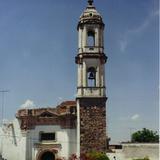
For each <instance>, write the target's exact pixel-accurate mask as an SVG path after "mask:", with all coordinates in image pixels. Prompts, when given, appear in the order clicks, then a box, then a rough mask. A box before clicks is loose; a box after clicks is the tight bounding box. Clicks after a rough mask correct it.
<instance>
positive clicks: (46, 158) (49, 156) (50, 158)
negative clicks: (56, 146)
mask: <svg viewBox="0 0 160 160" xmlns="http://www.w3.org/2000/svg"><path fill="white" fill-rule="evenodd" d="M40 160H55V155H54V154H53V153H52V152H49V151H47V152H44V153H43V154H42V155H41V158H40Z"/></svg>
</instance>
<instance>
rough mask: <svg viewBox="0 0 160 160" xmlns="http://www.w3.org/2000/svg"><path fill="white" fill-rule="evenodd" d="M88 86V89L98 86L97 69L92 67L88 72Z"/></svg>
mask: <svg viewBox="0 0 160 160" xmlns="http://www.w3.org/2000/svg"><path fill="white" fill-rule="evenodd" d="M87 85H88V87H95V86H96V69H95V68H94V67H90V68H88V70H87Z"/></svg>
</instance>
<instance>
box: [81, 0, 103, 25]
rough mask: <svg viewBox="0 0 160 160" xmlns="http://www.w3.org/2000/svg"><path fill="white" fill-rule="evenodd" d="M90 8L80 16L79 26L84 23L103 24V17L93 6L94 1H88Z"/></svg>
mask: <svg viewBox="0 0 160 160" xmlns="http://www.w3.org/2000/svg"><path fill="white" fill-rule="evenodd" d="M88 3H89V4H88V6H87V8H86V9H85V10H84V12H83V13H82V14H81V16H80V20H79V25H80V24H84V23H101V24H103V20H102V16H101V15H100V13H98V12H97V10H96V8H95V7H94V5H93V4H92V3H93V1H91V2H90V0H89V1H88Z"/></svg>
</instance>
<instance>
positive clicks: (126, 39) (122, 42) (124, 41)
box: [120, 10, 159, 52]
mask: <svg viewBox="0 0 160 160" xmlns="http://www.w3.org/2000/svg"><path fill="white" fill-rule="evenodd" d="M156 16H159V10H156V11H154V12H151V13H150V14H149V15H148V16H147V17H146V19H145V20H144V21H143V22H142V23H141V24H140V25H139V26H137V27H136V28H134V29H129V30H127V31H126V32H125V33H124V34H123V37H122V39H121V40H120V50H121V52H124V51H125V50H126V48H127V47H128V44H129V43H130V41H132V39H133V36H135V35H139V34H140V33H141V32H143V31H145V29H146V28H147V27H148V26H149V25H150V23H151V22H152V20H153V18H154V17H156Z"/></svg>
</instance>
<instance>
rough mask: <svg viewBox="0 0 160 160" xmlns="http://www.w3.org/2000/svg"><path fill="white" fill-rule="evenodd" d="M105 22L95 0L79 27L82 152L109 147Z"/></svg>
mask: <svg viewBox="0 0 160 160" xmlns="http://www.w3.org/2000/svg"><path fill="white" fill-rule="evenodd" d="M104 27H105V25H104V23H103V20H102V17H101V15H100V14H99V13H98V12H97V10H96V8H95V6H94V4H93V0H88V6H87V8H86V9H85V11H84V12H83V13H82V15H81V16H80V20H79V23H78V26H77V30H78V37H79V42H78V54H77V56H76V64H77V66H78V78H77V79H78V82H77V97H76V100H77V142H78V143H77V149H78V153H77V154H78V155H80V154H81V153H86V152H90V151H100V152H105V151H106V147H107V146H106V140H107V135H106V100H107V97H106V87H105V63H106V61H107V57H106V55H105V53H104Z"/></svg>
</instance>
